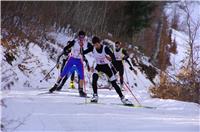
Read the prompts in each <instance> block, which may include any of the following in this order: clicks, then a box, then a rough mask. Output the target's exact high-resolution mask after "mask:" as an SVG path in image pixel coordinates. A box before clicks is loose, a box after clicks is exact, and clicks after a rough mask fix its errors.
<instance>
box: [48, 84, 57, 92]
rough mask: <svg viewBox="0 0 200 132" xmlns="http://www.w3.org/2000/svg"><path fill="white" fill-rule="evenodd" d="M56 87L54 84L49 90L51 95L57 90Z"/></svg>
mask: <svg viewBox="0 0 200 132" xmlns="http://www.w3.org/2000/svg"><path fill="white" fill-rule="evenodd" d="M57 87H58V85H57V84H55V85H54V86H53V87H52V88H51V89H49V93H53V91H55V90H56V89H57Z"/></svg>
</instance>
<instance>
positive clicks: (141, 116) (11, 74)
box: [0, 30, 200, 132]
mask: <svg viewBox="0 0 200 132" xmlns="http://www.w3.org/2000/svg"><path fill="white" fill-rule="evenodd" d="M174 34H176V36H179V37H177V39H181V40H182V39H185V38H186V36H184V35H183V34H181V33H180V32H177V31H175V30H174ZM54 35H55V34H54ZM59 36H63V38H62V37H57V39H59V40H60V41H59V42H60V43H61V42H62V43H63V44H64V43H65V42H66V41H67V40H69V39H70V38H67V37H66V36H65V35H61V34H59ZM49 43H50V42H49ZM50 46H52V47H54V48H56V49H57V50H60V49H61V48H60V47H59V46H57V45H54V44H50ZM4 50H5V49H4V48H3V47H2V51H4ZM17 50H18V57H17V60H15V61H13V65H12V66H11V65H9V64H8V63H7V62H6V61H5V60H2V62H3V63H2V64H1V68H2V73H3V74H2V78H3V81H2V84H1V85H2V88H7V87H6V86H7V85H8V84H10V82H11V81H13V82H14V84H13V85H10V90H9V89H7V90H2V91H1V93H0V94H1V98H2V99H3V101H4V103H5V104H6V107H3V106H2V107H1V110H2V122H3V123H4V125H5V129H6V131H8V132H13V131H14V132H36V131H37V132H41V131H42V132H45V131H46V132H50V131H51V132H62V131H63V132H66V131H70V132H71V131H87V132H94V131H95V132H96V131H100V132H108V131H109V132H110V131H122V132H126V131H129V132H133V131H144V132H149V131H152V132H157V131H158V132H164V131H167V132H169V131H170V132H179V131H180V132H198V131H199V129H200V128H199V127H200V125H199V118H200V113H199V108H200V106H199V105H198V104H195V103H189V102H182V101H176V100H172V99H168V100H164V99H157V98H151V97H150V93H149V88H150V87H151V86H153V84H152V83H151V82H150V81H149V80H148V79H147V78H146V75H145V74H144V73H142V72H141V71H140V69H139V68H138V67H137V66H134V69H135V70H136V72H137V74H134V73H133V72H132V71H131V70H130V69H129V66H128V64H126V63H125V74H124V78H125V83H127V84H128V85H129V87H130V89H131V91H132V92H133V94H134V96H135V97H136V98H137V99H138V101H139V102H140V103H141V104H142V105H143V106H151V107H156V108H153V109H149V108H141V107H134V108H133V107H126V106H123V105H121V104H122V103H121V101H120V99H119V97H118V95H117V94H116V92H115V90H114V89H112V90H108V89H99V91H98V93H99V104H90V103H89V101H90V98H86V99H85V98H81V97H78V90H77V89H74V90H73V89H68V87H69V80H68V81H67V83H66V84H65V85H64V88H63V91H61V92H55V93H54V94H41V93H44V92H46V91H47V90H48V89H49V88H50V87H51V86H52V85H53V84H54V83H55V81H56V78H57V76H58V74H59V71H58V70H57V69H54V70H53V72H52V73H51V74H50V76H51V78H50V79H48V80H47V81H45V80H44V81H43V82H41V83H40V82H39V81H40V80H41V79H42V78H43V77H44V76H45V75H44V74H42V71H43V70H46V71H49V70H50V69H51V68H52V67H53V66H54V65H55V61H53V60H52V59H50V58H49V53H48V52H47V51H45V50H42V49H41V48H40V47H39V46H38V45H36V44H34V43H31V44H30V45H29V46H28V48H27V49H26V48H25V47H23V46H19V47H18V49H17ZM2 53H3V52H2ZM28 57H31V58H28ZM86 57H87V59H88V61H89V63H90V66H91V65H92V63H93V61H94V58H92V55H91V54H89V55H87V56H86ZM27 58H28V59H27ZM3 59H5V58H4V57H3ZM146 60H148V59H147V58H146V57H144V60H143V61H144V62H145V64H147V65H150V64H149V63H148V61H146ZM177 60H181V59H177ZM19 64H23V65H25V66H26V68H28V69H29V70H28V71H24V72H23V71H21V70H20V69H19V68H18V66H19ZM29 71H31V72H30V73H29ZM91 75H92V73H90V72H88V71H87V70H85V76H86V80H85V81H86V89H87V93H88V96H89V97H91V96H92V93H93V92H92V88H91V80H92V79H91V77H92V76H91ZM100 84H101V85H104V86H107V85H108V83H107V82H106V79H105V78H103V77H101V78H100V80H99V85H100ZM135 84H137V86H136V85H135ZM75 86H76V88H77V84H76V85H75ZM123 93H124V95H125V96H126V98H128V99H129V100H130V101H132V102H133V103H134V104H135V105H136V106H138V103H137V101H136V100H135V99H134V97H133V96H132V95H131V94H130V92H128V91H126V90H125V91H123Z"/></svg>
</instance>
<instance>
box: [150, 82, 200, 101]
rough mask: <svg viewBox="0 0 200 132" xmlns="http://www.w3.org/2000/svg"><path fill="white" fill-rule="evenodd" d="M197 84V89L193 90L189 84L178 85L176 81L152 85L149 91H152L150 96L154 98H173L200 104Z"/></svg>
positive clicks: (199, 86)
mask: <svg viewBox="0 0 200 132" xmlns="http://www.w3.org/2000/svg"><path fill="white" fill-rule="evenodd" d="M197 85H198V86H197ZM197 85H196V86H197V87H196V88H197V89H196V90H195V89H194V88H191V85H190V84H184V85H180V84H176V83H165V84H161V85H160V86H155V87H152V88H151V89H150V91H151V92H152V93H153V95H152V97H154V98H162V99H175V100H181V101H189V102H195V103H199V104H200V100H199V95H200V92H199V88H200V85H199V84H197Z"/></svg>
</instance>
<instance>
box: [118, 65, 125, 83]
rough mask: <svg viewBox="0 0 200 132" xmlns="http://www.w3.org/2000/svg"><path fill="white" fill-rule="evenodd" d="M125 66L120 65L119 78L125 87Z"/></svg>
mask: <svg viewBox="0 0 200 132" xmlns="http://www.w3.org/2000/svg"><path fill="white" fill-rule="evenodd" d="M123 76H124V66H123V63H122V62H121V64H120V65H119V77H120V84H121V85H123V83H124V77H123Z"/></svg>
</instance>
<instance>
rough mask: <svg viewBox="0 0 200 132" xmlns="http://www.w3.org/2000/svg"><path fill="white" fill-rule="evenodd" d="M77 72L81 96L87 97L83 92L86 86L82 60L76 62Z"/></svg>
mask: <svg viewBox="0 0 200 132" xmlns="http://www.w3.org/2000/svg"><path fill="white" fill-rule="evenodd" d="M76 70H77V73H78V76H79V77H80V81H79V88H78V90H79V94H80V96H81V97H86V96H87V94H86V93H85V92H84V91H83V84H84V68H83V62H82V60H78V61H76Z"/></svg>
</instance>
